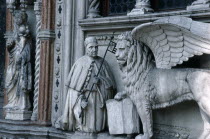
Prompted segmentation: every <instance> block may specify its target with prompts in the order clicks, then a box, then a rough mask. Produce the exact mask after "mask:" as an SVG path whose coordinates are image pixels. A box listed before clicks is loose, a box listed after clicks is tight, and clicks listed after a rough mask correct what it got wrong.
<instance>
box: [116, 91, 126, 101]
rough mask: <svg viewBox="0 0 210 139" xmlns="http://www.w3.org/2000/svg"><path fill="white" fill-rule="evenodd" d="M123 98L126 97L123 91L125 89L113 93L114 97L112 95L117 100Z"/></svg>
mask: <svg viewBox="0 0 210 139" xmlns="http://www.w3.org/2000/svg"><path fill="white" fill-rule="evenodd" d="M124 98H126V92H125V91H123V92H118V93H117V94H116V95H115V97H114V99H115V100H117V101H120V100H122V99H124Z"/></svg>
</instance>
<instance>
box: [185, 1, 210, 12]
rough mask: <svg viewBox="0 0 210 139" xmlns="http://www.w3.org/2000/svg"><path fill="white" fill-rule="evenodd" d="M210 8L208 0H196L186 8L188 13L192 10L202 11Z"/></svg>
mask: <svg viewBox="0 0 210 139" xmlns="http://www.w3.org/2000/svg"><path fill="white" fill-rule="evenodd" d="M209 8H210V1H209V0H196V1H195V2H193V3H192V5H190V6H187V10H188V11H192V10H203V9H209Z"/></svg>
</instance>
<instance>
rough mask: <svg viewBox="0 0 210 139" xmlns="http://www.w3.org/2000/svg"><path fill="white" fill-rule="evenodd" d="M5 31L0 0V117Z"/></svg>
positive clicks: (2, 6)
mask: <svg viewBox="0 0 210 139" xmlns="http://www.w3.org/2000/svg"><path fill="white" fill-rule="evenodd" d="M5 31H6V0H1V1H0V118H2V107H3V100H4V97H3V96H4V72H5V71H4V67H5V46H6V45H5V39H4V34H5Z"/></svg>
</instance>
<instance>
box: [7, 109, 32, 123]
mask: <svg viewBox="0 0 210 139" xmlns="http://www.w3.org/2000/svg"><path fill="white" fill-rule="evenodd" d="M31 114H32V112H31V111H18V110H17V111H6V117H5V119H8V120H21V121H23V120H29V119H31Z"/></svg>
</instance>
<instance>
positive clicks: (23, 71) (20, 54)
mask: <svg viewBox="0 0 210 139" xmlns="http://www.w3.org/2000/svg"><path fill="white" fill-rule="evenodd" d="M24 39H25V38H21V39H20V41H19V42H16V46H15V47H14V48H13V49H11V50H9V58H10V59H9V65H8V68H7V73H6V84H5V89H6V93H7V97H8V104H7V105H6V106H4V108H5V109H9V110H28V109H30V107H31V104H30V102H29V94H28V93H29V92H30V90H31V87H32V77H31V63H30V60H31V50H30V49H31V48H30V43H29V41H26V42H25V40H24Z"/></svg>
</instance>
